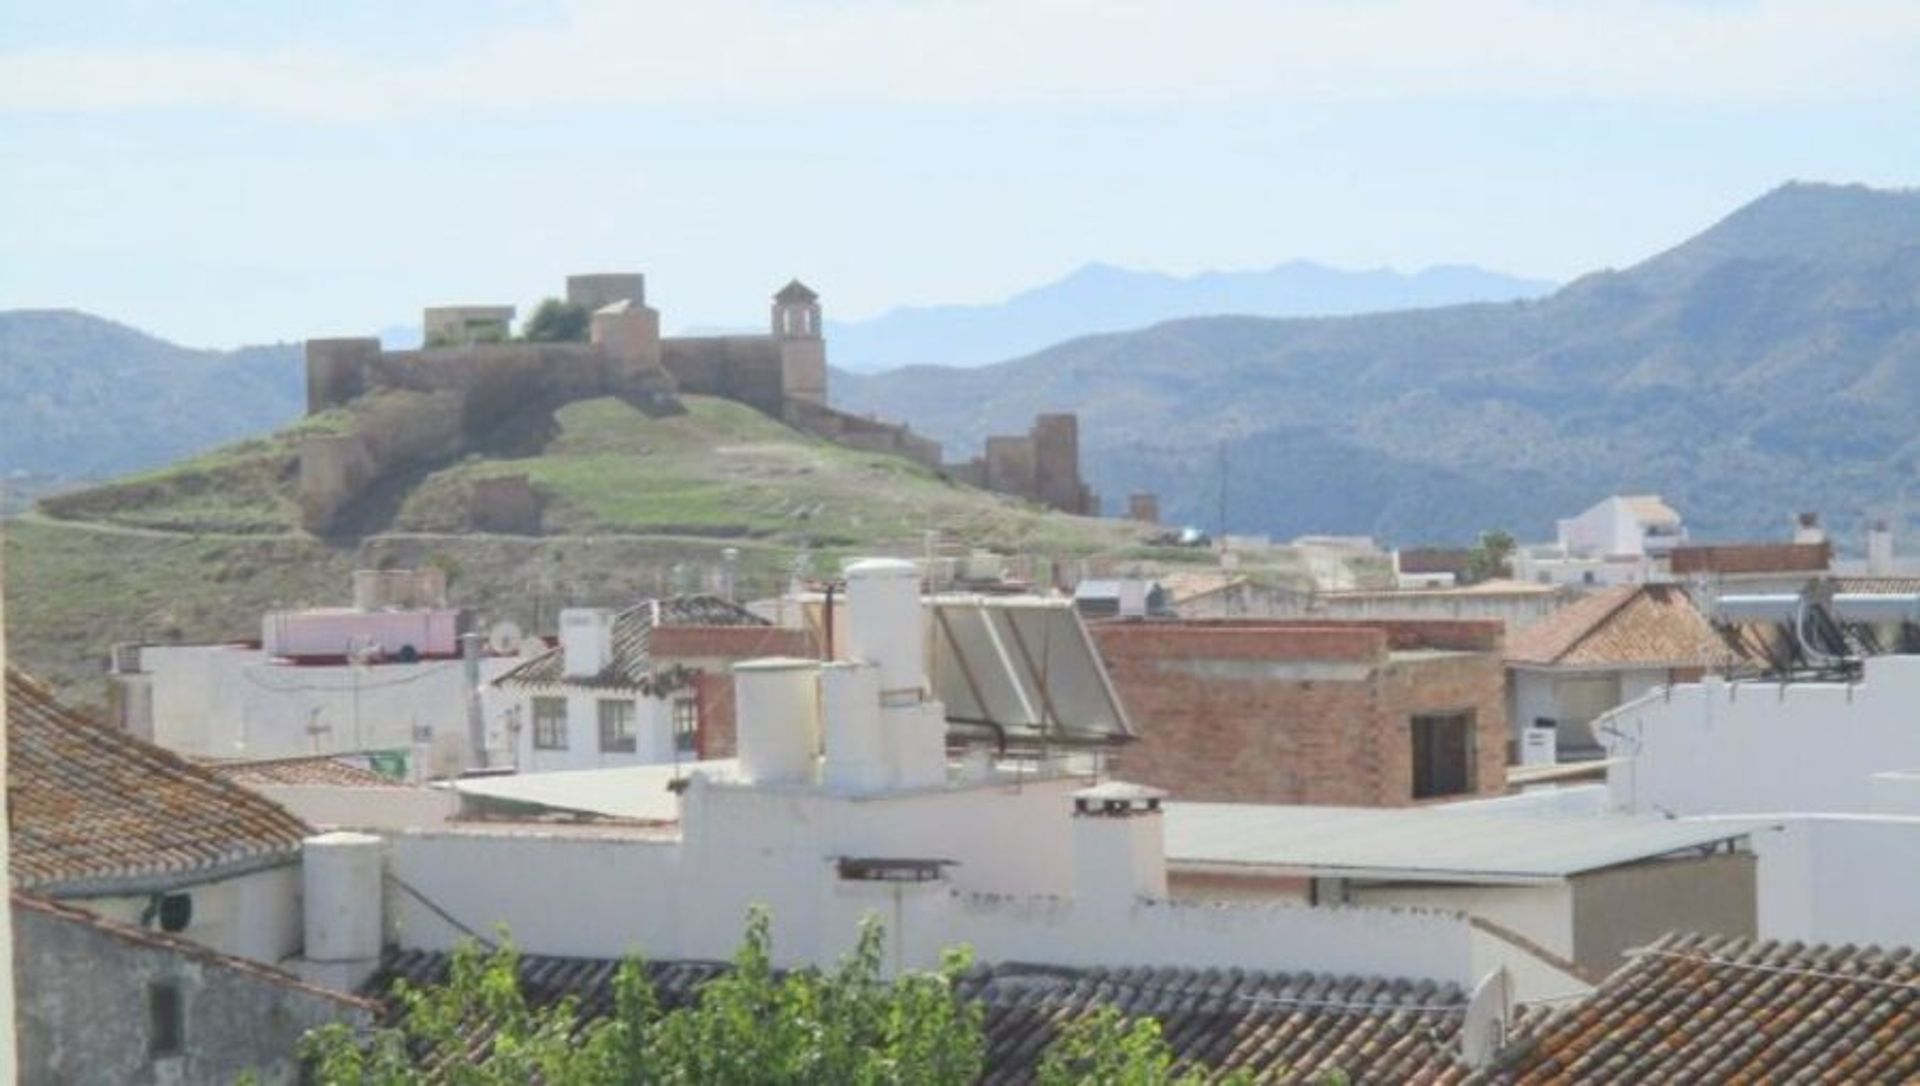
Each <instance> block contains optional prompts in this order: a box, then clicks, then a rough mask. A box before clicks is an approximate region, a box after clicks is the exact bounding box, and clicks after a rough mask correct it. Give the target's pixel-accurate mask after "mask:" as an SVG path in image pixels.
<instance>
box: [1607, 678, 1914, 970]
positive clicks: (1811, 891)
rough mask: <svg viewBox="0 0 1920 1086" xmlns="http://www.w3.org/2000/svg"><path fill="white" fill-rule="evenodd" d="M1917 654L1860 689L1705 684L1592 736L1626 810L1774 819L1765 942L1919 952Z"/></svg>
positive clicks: (1766, 861) (1620, 717)
mask: <svg viewBox="0 0 1920 1086" xmlns="http://www.w3.org/2000/svg"><path fill="white" fill-rule="evenodd" d="M1916 706H1920V657H1914V656H1880V657H1870V658H1868V659H1867V660H1865V661H1864V666H1863V670H1862V673H1861V676H1860V678H1859V680H1858V681H1857V682H1843V681H1832V682H1815V681H1791V682H1780V681H1774V680H1757V681H1752V682H1732V681H1728V680H1726V679H1723V678H1719V677H1712V676H1710V677H1708V678H1706V679H1704V680H1703V681H1701V682H1697V683H1683V684H1679V685H1676V686H1673V687H1670V688H1664V689H1661V690H1659V691H1657V692H1655V693H1653V694H1650V695H1648V696H1646V697H1643V698H1641V699H1639V700H1638V701H1634V702H1630V703H1628V704H1626V705H1623V706H1621V707H1620V708H1619V709H1617V710H1615V711H1614V712H1613V713H1611V714H1609V715H1607V716H1606V717H1603V718H1602V719H1601V720H1600V721H1598V722H1597V723H1596V726H1595V731H1596V732H1597V733H1598V734H1599V735H1600V737H1601V740H1602V742H1604V743H1605V744H1606V746H1607V750H1608V754H1609V756H1610V757H1612V758H1614V759H1617V760H1618V762H1617V764H1615V765H1614V766H1612V767H1610V769H1609V772H1608V787H1609V790H1610V793H1611V799H1612V802H1613V804H1614V806H1615V807H1617V808H1619V809H1622V810H1627V811H1637V812H1648V813H1659V814H1666V815H1670V816H1675V817H1682V818H1739V819H1749V820H1750V819H1765V820H1770V821H1772V822H1773V823H1775V824H1777V825H1778V826H1779V827H1780V830H1779V831H1778V832H1776V833H1771V834H1765V833H1762V834H1756V835H1755V837H1754V850H1755V853H1756V855H1757V856H1758V857H1759V922H1760V933H1761V935H1762V936H1763V937H1765V938H1779V939H1803V940H1808V941H1815V942H1832V943H1845V942H1858V943H1881V944H1901V945H1916V944H1920V906H1917V905H1916V903H1917V902H1920V788H1916V787H1911V786H1907V785H1908V782H1910V781H1912V780H1914V779H1915V778H1914V776H1913V771H1914V770H1915V769H1916V768H1920V723H1916V716H1915V707H1916Z"/></svg>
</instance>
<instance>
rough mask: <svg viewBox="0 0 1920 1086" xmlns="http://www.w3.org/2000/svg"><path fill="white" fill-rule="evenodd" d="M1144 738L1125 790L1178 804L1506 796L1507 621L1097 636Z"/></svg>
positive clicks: (1138, 626) (1123, 756)
mask: <svg viewBox="0 0 1920 1086" xmlns="http://www.w3.org/2000/svg"><path fill="white" fill-rule="evenodd" d="M1093 633H1094V638H1095V642H1096V644H1098V646H1099V648H1100V654H1101V656H1102V657H1103V658H1104V659H1105V661H1106V665H1107V667H1108V669H1109V671H1110V673H1111V675H1112V678H1113V682H1114V684H1115V686H1116V688H1117V689H1118V690H1119V693H1120V697H1121V700H1122V701H1123V702H1124V703H1125V704H1126V707H1127V712H1128V714H1129V715H1130V716H1131V717H1132V719H1133V724H1134V727H1135V729H1136V730H1137V731H1138V732H1139V734H1140V738H1139V740H1138V741H1137V742H1135V743H1133V744H1132V745H1130V746H1127V747H1125V748H1122V749H1121V750H1120V751H1119V752H1117V753H1116V754H1115V755H1114V756H1113V760H1112V768H1113V771H1114V773H1115V774H1116V775H1117V776H1120V777H1123V778H1125V779H1127V780H1132V781H1139V782H1141V783H1143V784H1150V785H1154V786H1156V787H1160V788H1165V789H1167V790H1169V791H1170V792H1172V793H1173V795H1174V798H1176V799H1182V800H1211V801H1225V802H1244V803H1317V804H1337V805H1347V806H1368V807H1392V806H1401V805H1406V804H1411V803H1416V802H1425V801H1428V800H1434V799H1443V798H1446V797H1448V796H1459V795H1471V794H1482V795H1486V794H1498V793H1500V792H1502V791H1504V790H1505V787H1506V761H1507V756H1506V750H1507V710H1506V700H1505V679H1504V674H1503V670H1502V663H1501V629H1500V624H1499V623H1497V622H1440V621H1398V622H1394V621H1379V622H1332V621H1299V622H1291V621H1258V620H1248V621H1233V620H1222V621H1186V622H1115V623H1107V624H1102V625H1097V626H1095V627H1093Z"/></svg>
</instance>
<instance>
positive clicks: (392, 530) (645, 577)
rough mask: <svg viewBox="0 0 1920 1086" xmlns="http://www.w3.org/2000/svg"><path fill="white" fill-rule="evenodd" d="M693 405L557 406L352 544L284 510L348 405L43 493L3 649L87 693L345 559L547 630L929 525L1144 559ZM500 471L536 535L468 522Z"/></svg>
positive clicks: (907, 468)
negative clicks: (727, 558) (310, 444)
mask: <svg viewBox="0 0 1920 1086" xmlns="http://www.w3.org/2000/svg"><path fill="white" fill-rule="evenodd" d="M686 403H687V407H688V411H687V413H686V414H684V415H679V416H674V417H668V418H649V417H647V416H646V415H644V414H641V413H640V412H638V411H636V410H634V409H633V408H632V407H630V406H628V405H627V404H625V403H623V402H621V401H619V400H615V399H599V400H589V401H583V402H579V403H574V404H570V405H568V406H566V407H563V408H561V409H560V410H559V411H557V412H555V413H554V415H553V418H552V420H551V426H550V427H549V428H548V431H547V432H546V433H545V434H544V436H543V437H542V439H541V440H540V441H538V442H536V443H533V446H532V447H528V443H527V440H526V437H525V435H519V436H517V437H515V438H514V440H513V444H515V445H517V446H520V448H519V451H518V452H517V453H509V452H506V451H501V452H497V453H496V454H494V455H474V456H470V457H467V458H465V459H462V460H459V461H457V462H453V463H446V464H442V465H439V466H437V467H435V468H433V469H431V470H428V471H424V472H422V473H419V474H418V475H416V476H412V477H409V478H406V479H404V480H402V481H401V485H400V486H398V487H396V488H395V493H393V494H392V495H390V496H389V497H388V499H387V500H386V501H385V503H384V507H383V510H382V513H381V516H382V518H383V520H384V523H382V524H380V525H378V526H377V527H376V528H375V530H372V531H369V532H368V533H366V534H365V535H363V536H360V537H357V538H352V539H318V538H315V537H313V536H310V535H308V534H306V533H304V532H301V531H299V530H298V528H297V511H296V509H295V507H294V503H293V484H294V480H295V478H296V476H297V469H298V464H297V459H296V450H297V448H298V439H299V437H300V436H301V435H302V434H303V433H307V432H311V431H314V430H326V429H331V428H335V427H339V426H344V425H348V424H350V423H351V421H352V410H353V409H352V408H347V409H342V410H341V411H338V412H332V413H328V414H325V415H320V416H315V417H313V418H310V419H307V420H305V421H303V422H301V423H300V424H298V425H296V426H294V427H292V428H290V429H288V430H284V431H281V432H279V433H276V434H271V435H268V436H266V437H261V438H255V439H249V440H247V441H242V442H239V443H237V444H234V445H230V446H226V447H224V448H221V449H217V450H215V451H213V452H211V453H207V454H205V455H202V456H199V457H196V458H194V459H192V460H188V461H184V462H182V463H180V464H177V465H175V466H173V467H170V468H165V469H162V470H159V471H152V472H146V473H143V474H140V475H137V476H133V477H130V478H127V479H124V480H121V481H118V482H115V483H111V484H107V485H105V486H101V487H96V488H93V489H90V490H85V491H79V492H76V493H73V494H70V495H62V496H60V497H58V498H55V499H51V500H49V501H48V502H46V503H45V504H44V505H43V511H42V512H41V513H39V514H37V515H34V516H30V517H26V518H21V519H17V520H15V521H12V522H9V523H8V524H7V525H6V526H5V527H6V531H7V540H6V574H7V588H8V600H7V602H8V618H9V633H10V635H11V636H10V644H11V646H12V650H13V652H14V653H15V654H16V655H17V657H18V658H19V659H20V660H21V662H23V663H25V664H26V665H27V666H29V667H31V668H34V669H35V670H37V671H40V672H43V673H46V674H48V675H49V676H50V677H52V678H54V679H56V680H57V681H60V682H62V683H64V684H66V685H68V686H69V687H71V688H74V689H75V691H76V693H77V694H78V696H80V697H81V698H82V699H83V700H92V699H96V698H97V697H98V690H99V687H98V685H97V675H98V674H99V670H100V668H101V666H102V663H103V661H104V659H105V654H106V652H107V650H108V648H109V646H110V645H111V644H112V643H113V642H114V641H117V640H135V639H151V640H173V639H184V640H203V639H209V638H224V637H257V636H258V629H259V627H258V622H259V617H260V615H261V613H262V612H263V611H265V610H268V609H270V608H274V607H286V606H299V605H306V604H324V603H339V602H342V601H344V599H345V597H346V595H347V592H348V580H347V579H348V574H349V573H350V572H351V571H352V570H353V569H356V568H373V567H393V566H412V565H419V564H421V563H433V564H437V565H440V566H442V567H444V568H446V569H448V570H449V571H450V573H451V575H452V582H453V592H454V595H455V596H456V597H457V599H458V602H460V603H462V604H463V605H467V606H471V607H474V608H475V609H477V610H478V611H479V612H480V613H481V614H482V615H483V616H485V618H486V620H488V621H491V620H495V619H500V618H511V619H514V620H515V621H518V622H520V623H521V624H522V625H523V626H524V627H526V628H529V629H534V630H546V629H549V628H550V627H551V626H552V625H553V619H554V617H555V614H556V613H557V610H558V608H559V607H561V606H566V605H570V604H576V603H585V602H602V603H616V602H620V601H624V600H628V599H632V598H634V597H636V596H639V595H641V594H644V593H649V592H656V591H663V590H672V589H674V588H690V587H693V586H694V584H695V583H697V582H698V581H699V580H700V578H701V577H702V576H703V575H711V574H713V573H714V572H715V571H717V570H718V569H719V568H720V567H721V553H720V552H721V549H722V548H723V547H733V548H736V549H737V550H738V552H739V557H738V566H737V568H738V570H739V574H740V577H741V579H742V580H743V582H744V584H743V591H769V590H772V589H773V588H775V587H777V586H778V585H779V584H781V583H782V582H783V581H784V579H785V577H786V576H788V575H789V574H790V572H791V571H792V570H793V569H794V568H795V565H796V562H797V561H798V560H799V559H800V557H801V555H802V553H803V552H804V553H805V555H806V556H807V560H808V561H809V562H810V563H811V565H812V568H814V569H815V570H817V571H826V570H828V569H830V568H831V566H832V563H834V562H836V561H837V560H838V559H840V558H842V557H845V556H847V555H850V554H853V553H856V552H877V551H886V552H892V553H909V554H913V553H918V552H919V550H920V548H921V547H922V546H923V545H924V538H925V536H924V533H925V532H927V531H936V532H939V533H941V535H942V536H943V537H944V538H948V539H958V540H964V541H966V542H969V543H971V544H974V545H977V546H987V547H994V548H999V549H1003V550H1008V551H1014V550H1030V551H1041V552H1045V553H1049V554H1055V555H1063V554H1064V555H1071V554H1092V553H1137V554H1142V555H1145V554H1149V553H1151V552H1147V551H1144V550H1142V549H1140V548H1139V547H1138V544H1137V536H1138V529H1137V527H1136V526H1128V525H1126V524H1123V523H1119V522H1113V521H1100V520H1094V519H1089V518H1082V517H1068V516H1063V515H1061V514H1058V513H1053V512H1050V511H1047V510H1044V509H1041V508H1039V507H1037V506H1034V505H1032V504H1030V503H1025V502H1016V501H1012V500H1009V499H1006V498H1003V497H1000V496H998V495H994V494H989V493H986V492H984V491H980V490H976V489H973V488H971V487H965V486H960V485H957V484H954V483H952V482H949V481H947V480H945V479H943V478H941V477H939V476H938V475H936V474H934V473H933V472H930V471H928V470H926V469H925V468H923V467H921V466H919V465H917V464H913V463H911V462H908V461H905V460H902V459H899V458H896V457H892V456H886V455H882V454H878V453H866V452H858V451H855V450H850V449H846V448H842V447H840V446H837V445H833V444H830V443H828V442H824V441H820V440H818V439H815V438H812V437H810V436H807V435H804V434H801V433H799V432H797V431H795V430H792V429H790V428H788V427H787V426H785V425H783V424H781V423H779V422H776V421H774V420H772V419H769V418H767V417H766V416H764V415H761V414H759V413H758V412H756V411H754V410H753V409H751V408H748V407H745V406H743V405H740V404H737V403H734V402H731V401H727V400H718V399H709V398H704V397H688V398H687V400H686ZM500 473H513V474H518V473H524V474H526V475H527V476H529V477H530V478H531V479H532V480H533V482H534V483H535V485H536V486H537V487H538V488H539V489H540V490H541V491H542V492H543V493H544V494H545V495H546V497H547V501H548V504H547V508H546V513H545V521H544V534H542V535H534V536H513V535H489V534H483V533H474V532H471V531H469V530H468V529H467V527H466V524H465V512H464V510H465V505H464V495H465V493H466V489H467V485H468V484H469V483H470V482H471V481H472V480H473V479H475V478H479V477H483V476H486V475H491V474H500ZM1181 557H1185V556H1184V555H1182V556H1181Z"/></svg>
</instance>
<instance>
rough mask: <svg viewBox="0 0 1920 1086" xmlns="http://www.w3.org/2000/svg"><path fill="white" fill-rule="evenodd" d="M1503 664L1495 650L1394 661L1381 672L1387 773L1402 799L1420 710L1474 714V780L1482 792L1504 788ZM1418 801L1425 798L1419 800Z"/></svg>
mask: <svg viewBox="0 0 1920 1086" xmlns="http://www.w3.org/2000/svg"><path fill="white" fill-rule="evenodd" d="M1506 682H1507V679H1506V668H1505V667H1504V666H1503V665H1502V664H1501V661H1500V657H1499V656H1498V655H1497V654H1494V653H1487V654H1484V655H1476V656H1445V657H1436V658H1433V659H1430V660H1410V661H1395V662H1394V663H1393V664H1391V665H1390V666H1389V667H1388V668H1387V670H1386V672H1385V674H1384V675H1383V676H1382V680H1381V684H1380V690H1381V714H1382V721H1381V729H1382V733H1383V734H1388V735H1389V738H1388V740H1387V742H1386V744H1385V747H1386V749H1387V750H1388V752H1389V753H1390V755H1391V757H1390V758H1388V759H1387V765H1386V768H1385V772H1386V773H1387V774H1388V775H1389V776H1390V777H1392V778H1394V779H1396V780H1398V781H1399V782H1400V784H1399V787H1400V789H1401V794H1402V795H1403V797H1404V798H1403V799H1401V800H1400V802H1403V803H1406V802H1412V795H1413V732H1412V725H1411V720H1412V718H1413V717H1414V716H1415V715H1417V714H1420V713H1453V712H1460V711H1462V710H1466V711H1470V712H1472V713H1473V723H1474V749H1475V752H1476V753H1477V755H1478V758H1477V764H1476V765H1475V767H1474V784H1475V786H1476V791H1478V792H1479V794H1481V795H1499V794H1500V793H1502V792H1505V791H1506V789H1507V740H1508V739H1509V738H1511V736H1510V735H1509V733H1508V728H1507V688H1506ZM1422 802H1426V801H1425V800H1423V801H1422Z"/></svg>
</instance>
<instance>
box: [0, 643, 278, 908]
mask: <svg viewBox="0 0 1920 1086" xmlns="http://www.w3.org/2000/svg"><path fill="white" fill-rule="evenodd" d="M6 723H7V746H8V761H7V805H8V806H7V810H8V815H9V821H10V825H11V828H12V832H13V840H12V857H11V858H12V863H11V874H12V877H13V885H14V886H15V887H17V888H19V889H25V890H33V891H37V892H39V893H43V894H47V895H51V896H54V897H67V896H76V895H98V894H127V893H151V892H157V891H159V890H162V889H167V888H171V887H174V886H181V885H191V884H193V883H198V882H205V881H208V880H210V879H216V878H224V877H227V876H230V875H237V874H241V873H243V872H246V871H251V870H257V869H260V868H264V867H272V866H277V865H279V864H283V863H292V862H294V861H296V860H297V859H298V858H299V855H300V841H301V839H302V838H303V837H306V836H307V835H309V834H310V833H312V832H313V831H312V830H311V829H310V828H309V827H308V826H307V825H306V824H305V823H303V822H301V821H300V819H298V818H296V817H294V815H293V814H292V813H291V812H289V811H287V810H286V809H285V808H283V807H281V806H280V805H279V804H277V803H274V802H272V801H271V800H268V799H266V798H265V797H263V796H261V795H259V794H258V793H255V792H252V791H249V790H248V789H246V788H242V787H240V786H239V785H237V784H233V783H231V782H229V781H226V780H222V779H221V778H220V777H219V775H217V774H215V773H213V772H212V771H211V770H208V769H207V768H206V767H204V766H200V765H196V764H194V763H193V762H189V761H187V760H186V759H184V758H181V757H179V756H178V755H175V754H173V753H171V752H169V751H166V750H163V749H161V748H160V747H157V746H154V745H153V744H151V743H147V742H143V741H142V740H139V739H136V738H134V737H133V736H130V735H127V734H125V733H123V732H117V731H114V730H112V729H110V728H106V727H104V726H102V725H100V724H97V723H94V722H93V721H91V720H88V719H86V718H84V717H82V716H80V715H79V714H77V713H75V712H73V711H71V710H69V709H67V708H65V707H64V706H62V705H60V704H59V703H58V702H56V701H55V700H54V699H53V695H52V694H51V693H50V692H49V691H48V690H47V688H46V687H45V686H43V685H41V684H40V683H38V682H36V681H35V680H33V679H31V678H29V677H28V676H26V675H24V674H22V673H21V672H19V671H16V670H14V669H13V668H8V669H7V722H6Z"/></svg>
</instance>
